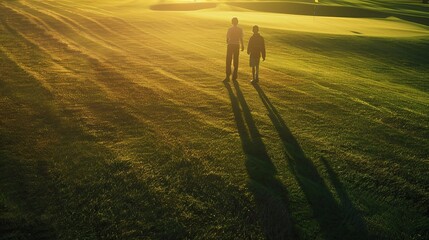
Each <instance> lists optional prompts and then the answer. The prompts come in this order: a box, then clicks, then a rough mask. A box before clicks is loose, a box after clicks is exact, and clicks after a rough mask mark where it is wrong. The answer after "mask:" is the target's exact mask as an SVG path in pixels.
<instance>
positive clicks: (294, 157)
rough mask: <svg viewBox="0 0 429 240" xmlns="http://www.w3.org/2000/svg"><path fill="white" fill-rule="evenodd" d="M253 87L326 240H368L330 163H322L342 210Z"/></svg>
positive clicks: (357, 214) (283, 125)
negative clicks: (344, 239) (281, 143)
mask: <svg viewBox="0 0 429 240" xmlns="http://www.w3.org/2000/svg"><path fill="white" fill-rule="evenodd" d="M253 86H254V87H255V89H256V91H257V92H258V94H259V97H260V98H261V100H262V102H263V104H264V105H265V107H266V108H267V110H268V116H269V117H270V119H271V121H272V123H273V125H274V127H275V128H276V130H277V132H278V134H279V136H280V139H281V140H282V142H283V145H284V148H285V153H286V156H287V161H288V163H289V165H290V166H291V170H292V173H293V174H294V176H295V179H296V180H297V182H298V184H299V185H300V187H301V189H302V190H303V192H304V194H305V196H306V198H307V200H308V202H309V204H310V206H311V208H312V210H313V214H314V217H315V218H316V219H317V221H318V222H319V225H320V228H321V231H322V233H323V235H324V236H325V238H326V239H342V238H344V237H347V239H368V232H367V228H366V225H365V223H364V221H363V219H362V218H361V217H360V215H359V213H358V212H357V210H356V209H355V208H354V207H353V205H352V203H351V201H350V199H349V198H348V196H347V194H346V193H345V191H344V189H343V187H342V185H341V184H340V182H339V180H338V178H337V176H336V174H335V173H334V172H333V170H332V168H330V166H329V165H328V163H327V161H326V160H325V159H324V158H322V163H323V164H324V165H325V167H327V170H328V174H329V176H330V178H331V181H332V184H333V185H334V188H335V189H336V191H337V192H338V195H339V196H340V201H341V204H342V205H341V206H340V205H339V204H338V203H337V202H336V200H335V198H334V196H333V195H332V193H331V191H330V190H329V188H328V187H327V185H326V183H325V181H324V180H323V179H322V177H321V176H320V175H319V172H318V171H317V169H316V167H315V166H314V164H313V162H312V161H311V160H310V159H308V158H307V157H306V156H305V153H304V151H303V150H302V148H301V146H300V145H299V143H298V141H297V140H296V139H295V137H294V136H293V135H292V133H291V131H290V130H289V128H288V127H287V126H286V123H285V122H284V120H283V119H282V117H281V116H280V114H279V112H278V111H277V109H276V108H275V107H274V106H273V104H272V103H271V101H270V100H269V99H268V97H267V96H266V95H265V93H264V91H263V90H262V89H261V87H260V86H259V85H258V84H254V85H253Z"/></svg>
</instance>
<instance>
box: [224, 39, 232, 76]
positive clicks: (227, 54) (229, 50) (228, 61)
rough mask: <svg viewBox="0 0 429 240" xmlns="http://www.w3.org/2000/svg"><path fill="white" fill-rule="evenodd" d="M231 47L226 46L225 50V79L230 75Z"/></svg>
mask: <svg viewBox="0 0 429 240" xmlns="http://www.w3.org/2000/svg"><path fill="white" fill-rule="evenodd" d="M232 54H233V52H232V47H231V45H229V44H228V46H227V48H226V71H225V72H226V79H228V78H229V76H230V75H231V62H232Z"/></svg>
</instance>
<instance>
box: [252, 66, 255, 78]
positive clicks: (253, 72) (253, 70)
mask: <svg viewBox="0 0 429 240" xmlns="http://www.w3.org/2000/svg"><path fill="white" fill-rule="evenodd" d="M255 79H256V78H255V66H253V67H252V80H255Z"/></svg>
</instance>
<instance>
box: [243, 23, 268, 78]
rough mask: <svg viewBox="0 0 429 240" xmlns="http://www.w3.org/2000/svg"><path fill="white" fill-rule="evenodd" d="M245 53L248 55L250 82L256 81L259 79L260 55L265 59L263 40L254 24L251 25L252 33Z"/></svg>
mask: <svg viewBox="0 0 429 240" xmlns="http://www.w3.org/2000/svg"><path fill="white" fill-rule="evenodd" d="M247 54H249V55H250V59H249V65H250V67H251V68H252V76H253V78H252V83H256V82H258V81H259V61H260V59H261V56H262V59H263V60H264V61H265V41H264V38H263V37H262V36H261V35H260V34H259V27H258V26H256V25H255V26H253V35H252V36H251V37H250V39H249V43H248V45H247Z"/></svg>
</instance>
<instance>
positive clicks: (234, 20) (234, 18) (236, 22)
mask: <svg viewBox="0 0 429 240" xmlns="http://www.w3.org/2000/svg"><path fill="white" fill-rule="evenodd" d="M231 22H232V25H234V26H237V24H238V18H236V17H233V18H232V20H231Z"/></svg>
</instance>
